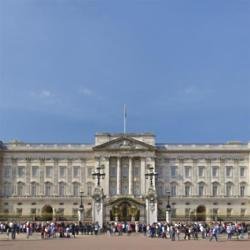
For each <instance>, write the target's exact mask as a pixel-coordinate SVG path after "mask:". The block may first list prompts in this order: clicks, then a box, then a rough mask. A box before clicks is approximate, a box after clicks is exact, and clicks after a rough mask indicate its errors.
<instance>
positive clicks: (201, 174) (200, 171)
mask: <svg viewBox="0 0 250 250" xmlns="http://www.w3.org/2000/svg"><path fill="white" fill-rule="evenodd" d="M198 175H199V177H204V176H205V167H204V166H199V167H198Z"/></svg>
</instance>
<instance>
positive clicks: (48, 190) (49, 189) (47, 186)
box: [45, 182, 52, 196]
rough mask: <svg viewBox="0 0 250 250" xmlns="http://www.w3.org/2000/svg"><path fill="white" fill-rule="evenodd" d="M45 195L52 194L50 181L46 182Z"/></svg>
mask: <svg viewBox="0 0 250 250" xmlns="http://www.w3.org/2000/svg"><path fill="white" fill-rule="evenodd" d="M45 195H46V196H51V195H52V184H51V183H49V182H47V183H45Z"/></svg>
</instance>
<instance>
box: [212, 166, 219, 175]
mask: <svg viewBox="0 0 250 250" xmlns="http://www.w3.org/2000/svg"><path fill="white" fill-rule="evenodd" d="M218 176H219V167H217V166H213V167H212V177H218Z"/></svg>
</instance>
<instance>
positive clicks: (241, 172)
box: [240, 167, 246, 177]
mask: <svg viewBox="0 0 250 250" xmlns="http://www.w3.org/2000/svg"><path fill="white" fill-rule="evenodd" d="M245 172H246V171H245V167H240V177H245Z"/></svg>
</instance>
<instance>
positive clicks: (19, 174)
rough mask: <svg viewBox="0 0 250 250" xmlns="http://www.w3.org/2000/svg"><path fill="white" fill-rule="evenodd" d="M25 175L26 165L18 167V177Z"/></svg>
mask: <svg viewBox="0 0 250 250" xmlns="http://www.w3.org/2000/svg"><path fill="white" fill-rule="evenodd" d="M24 175H25V167H23V166H19V167H18V168H17V177H24Z"/></svg>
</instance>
